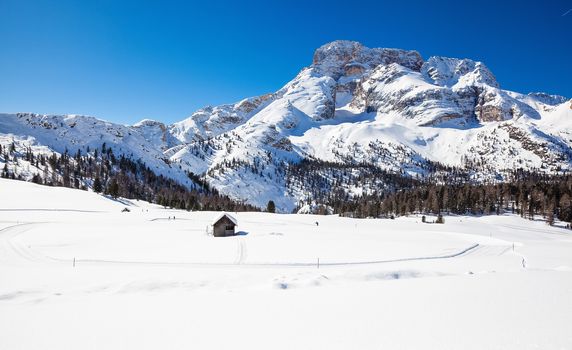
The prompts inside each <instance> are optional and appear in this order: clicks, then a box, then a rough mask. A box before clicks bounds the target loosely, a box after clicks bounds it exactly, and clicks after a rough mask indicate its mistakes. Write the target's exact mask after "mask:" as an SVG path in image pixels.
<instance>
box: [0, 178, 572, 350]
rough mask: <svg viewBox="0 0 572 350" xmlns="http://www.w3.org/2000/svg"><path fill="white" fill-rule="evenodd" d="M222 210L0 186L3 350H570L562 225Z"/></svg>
mask: <svg viewBox="0 0 572 350" xmlns="http://www.w3.org/2000/svg"><path fill="white" fill-rule="evenodd" d="M124 207H129V208H130V210H131V211H130V212H121V209H123V208H124ZM219 214H220V213H214V212H186V211H176V210H169V209H164V208H162V207H160V206H156V205H152V204H149V203H146V202H142V201H128V200H124V199H119V200H112V199H109V198H106V197H103V196H99V195H97V194H94V193H92V192H87V191H80V190H71V189H65V188H54V187H45V186H38V185H35V184H32V183H25V182H19V181H13V180H4V179H0V281H1V283H0V329H2V336H1V337H0V348H2V349H38V348H47V349H54V348H57V349H77V348H94V349H157V348H168V349H188V348H201V349H228V348H236V347H239V348H249V349H262V348H264V349H267V348H276V349H292V348H329V349H348V348H357V349H379V348H390V349H519V350H520V349H539V348H540V349H570V348H572V334H571V333H570V332H569V325H570V322H571V321H572V298H570V296H571V295H572V294H571V293H572V236H571V233H570V231H569V230H565V229H562V228H558V227H549V226H547V225H546V224H545V223H544V222H541V221H529V220H523V219H521V218H519V217H517V216H513V215H503V216H489V217H462V216H446V217H445V220H446V222H445V224H443V225H439V224H428V223H427V224H424V223H421V220H420V217H417V216H411V217H402V218H398V219H396V220H389V219H387V220H380V219H350V218H341V217H337V216H332V215H330V216H316V215H295V214H289V215H284V214H268V213H233V214H232V215H233V217H235V218H236V220H237V221H238V223H239V225H240V229H241V232H240V235H238V236H235V237H224V238H215V237H212V236H208V235H207V234H206V227H207V226H208V225H209V224H210V222H211V221H212V218H213V217H215V216H216V215H219ZM173 217H175V218H176V219H173ZM432 220H433V218H431V217H429V218H428V221H432ZM316 221H317V222H319V225H316V224H315V222H316ZM318 258H319V264H320V265H319V268H318ZM74 259H75V267H74ZM523 263H524V265H525V266H526V267H523Z"/></svg>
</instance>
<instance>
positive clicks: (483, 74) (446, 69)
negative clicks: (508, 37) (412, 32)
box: [421, 56, 499, 88]
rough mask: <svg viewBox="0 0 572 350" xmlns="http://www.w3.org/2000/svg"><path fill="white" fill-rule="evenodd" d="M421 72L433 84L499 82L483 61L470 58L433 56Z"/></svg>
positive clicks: (473, 84) (448, 85)
mask: <svg viewBox="0 0 572 350" xmlns="http://www.w3.org/2000/svg"><path fill="white" fill-rule="evenodd" d="M421 73H422V74H423V75H424V76H425V77H426V78H427V79H428V80H429V81H431V82H432V83H433V84H435V85H440V86H447V87H453V86H454V85H456V84H458V83H462V85H465V86H475V85H481V84H485V85H489V86H492V87H495V88H498V87H499V84H498V82H497V80H496V78H495V76H494V75H493V73H492V72H491V71H490V70H489V69H488V68H487V67H486V66H485V65H484V64H483V63H482V62H477V61H473V60H470V59H459V58H449V57H440V56H433V57H430V58H429V59H428V60H427V62H425V63H424V64H423V66H422V67H421Z"/></svg>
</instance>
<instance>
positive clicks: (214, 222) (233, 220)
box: [211, 213, 238, 226]
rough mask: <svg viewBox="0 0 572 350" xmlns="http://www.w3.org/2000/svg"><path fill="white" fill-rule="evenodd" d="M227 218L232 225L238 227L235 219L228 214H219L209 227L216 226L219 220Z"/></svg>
mask: <svg viewBox="0 0 572 350" xmlns="http://www.w3.org/2000/svg"><path fill="white" fill-rule="evenodd" d="M225 216H226V217H227V218H228V219H229V220H230V221H232V223H233V224H235V225H237V226H238V221H236V219H235V218H234V217H232V216H230V215H229V214H228V213H221V214H220V215H219V216H217V217H216V219H214V220H213V221H212V223H211V225H214V224H216V223H217V222H218V221H219V220H220V219H222V218H223V217H225Z"/></svg>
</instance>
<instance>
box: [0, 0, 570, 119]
mask: <svg viewBox="0 0 572 350" xmlns="http://www.w3.org/2000/svg"><path fill="white" fill-rule="evenodd" d="M510 2H512V1H510ZM512 3H513V4H509V2H508V1H507V2H503V3H502V4H499V3H498V2H497V1H470V2H469V1H466V2H465V1H448V2H440V1H414V0H409V1H406V2H399V1H389V2H384V1H360V0H351V1H350V0H346V1H315V2H311V1H308V0H306V1H297V0H294V1H260V2H258V1H249V2H231V1H229V2H223V1H216V0H209V1H201V2H197V3H194V2H192V1H180V2H179V1H166V0H163V1H88V0H81V1H77V0H74V1H68V0H58V1H55V0H54V1H27V0H0V112H19V111H26V112H37V113H61V114H68V113H74V114H88V115H93V116H96V117H99V118H101V119H106V120H111V121H115V122H121V123H134V122H136V121H138V120H140V119H143V118H151V119H156V120H161V121H164V122H167V123H170V122H174V121H178V120H181V119H183V118H186V117H187V116H189V115H190V114H191V113H192V112H193V111H195V110H196V109H198V108H200V107H203V106H205V105H209V104H210V105H217V104H222V103H232V102H235V101H238V100H241V99H242V98H244V97H248V96H255V95H259V94H263V93H266V92H272V91H275V90H277V89H279V88H280V87H281V86H282V85H283V84H285V83H286V82H287V81H289V80H290V79H292V78H293V77H294V76H295V75H296V74H297V72H298V71H299V70H300V69H301V68H302V67H304V66H307V65H309V64H310V63H311V60H312V54H313V52H314V50H315V49H316V48H317V47H319V46H320V45H322V44H324V43H326V42H329V41H332V40H336V39H348V40H357V41H360V42H362V43H363V44H365V45H366V46H369V47H397V48H404V49H415V50H418V51H419V52H420V53H421V55H422V56H423V57H424V58H428V57H429V56H432V55H441V56H449V57H461V58H464V57H468V58H472V59H475V60H481V61H484V62H485V64H486V65H487V66H489V68H490V69H491V70H492V71H493V73H494V74H495V75H496V77H497V79H498V80H499V82H500V84H501V87H503V88H505V89H511V90H515V91H519V92H530V91H545V92H548V93H553V94H561V95H565V96H567V97H572V66H571V62H572V12H571V13H568V14H567V15H564V16H563V14H565V13H566V12H567V11H568V10H569V9H571V8H572V1H519V2H516V1H515V2H512Z"/></svg>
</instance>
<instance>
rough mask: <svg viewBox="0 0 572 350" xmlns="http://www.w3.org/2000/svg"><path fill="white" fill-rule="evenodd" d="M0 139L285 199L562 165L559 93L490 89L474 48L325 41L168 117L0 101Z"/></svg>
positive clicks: (568, 136) (247, 195)
mask: <svg viewBox="0 0 572 350" xmlns="http://www.w3.org/2000/svg"><path fill="white" fill-rule="evenodd" d="M11 142H15V143H16V144H17V146H18V147H32V148H33V149H34V150H35V151H37V152H52V151H55V152H58V153H62V152H64V151H65V150H66V149H67V150H68V151H69V152H76V151H77V150H78V149H80V150H82V151H84V152H85V151H86V150H87V147H88V146H89V147H91V149H94V148H97V147H99V146H100V145H101V144H102V143H103V142H105V143H106V144H107V146H108V147H111V148H113V150H114V152H115V153H121V154H125V155H127V156H129V157H132V158H133V159H141V160H142V161H143V162H145V163H146V164H147V165H148V166H149V167H150V168H151V169H152V170H153V171H155V172H156V173H157V174H160V175H164V176H166V177H170V178H172V179H175V180H177V181H179V182H180V183H181V184H183V185H186V186H192V184H193V181H192V180H190V179H189V177H188V174H187V172H192V173H194V174H197V175H200V176H201V178H202V179H203V180H204V181H206V182H207V183H208V184H210V186H211V187H213V188H215V189H217V190H218V191H219V192H221V193H222V194H226V195H229V196H230V197H232V198H235V199H238V200H244V201H246V202H248V203H250V204H253V205H257V206H259V207H265V206H266V203H267V202H268V201H269V200H273V201H274V202H275V203H276V207H277V209H278V210H280V211H291V210H292V209H294V208H295V207H301V206H302V205H303V204H309V203H310V202H312V201H316V200H318V199H320V201H323V200H325V198H331V194H332V193H336V196H338V197H340V196H345V197H346V198H351V197H355V196H360V195H364V194H368V193H373V192H379V191H383V190H385V189H392V188H393V189H396V188H397V187H396V186H395V184H394V183H393V182H392V181H388V176H391V174H397V175H399V176H402V177H410V178H420V177H427V176H434V175H435V174H438V173H446V172H449V171H450V170H451V169H455V171H458V172H462V173H464V174H465V176H467V178H469V179H471V181H484V180H495V181H500V180H503V178H505V176H506V174H507V173H508V172H510V171H512V170H515V169H524V170H531V171H540V172H547V173H555V172H560V171H569V170H570V168H571V165H572V149H571V147H572V101H570V100H567V99H566V98H564V97H562V96H554V95H549V94H545V93H530V94H521V93H517V92H513V91H508V90H504V89H502V87H501V85H500V83H499V82H498V81H497V79H496V78H495V76H494V74H493V73H492V72H491V71H490V70H489V69H488V68H487V67H486V65H485V64H483V63H482V62H476V61H473V60H470V59H457V58H447V57H430V58H428V59H427V60H424V59H423V58H422V56H421V55H420V54H419V53H418V52H417V51H409V50H401V49H387V48H373V49H372V48H367V47H365V46H363V45H361V44H360V43H358V42H352V41H334V42H331V43H328V44H326V45H323V46H322V47H320V48H318V49H317V50H316V52H315V54H314V57H313V60H312V64H311V65H310V66H308V67H305V68H303V69H302V70H301V71H300V73H299V74H298V75H297V76H296V77H295V78H294V79H293V80H291V81H290V82H289V83H287V84H286V85H285V86H284V87H283V88H281V89H280V90H278V91H276V92H274V93H270V94H266V95H262V96H257V97H252V98H248V99H245V100H242V101H239V102H237V103H235V104H228V105H221V106H216V107H210V106H209V107H205V108H202V109H200V110H198V111H196V112H195V113H193V114H192V115H191V116H190V117H189V118H187V119H185V120H183V121H180V122H177V123H174V124H172V125H165V124H163V123H161V122H157V121H151V120H144V121H141V122H139V123H137V124H135V125H133V126H124V125H118V124H113V123H108V122H104V121H101V120H99V119H95V118H92V117H84V116H46V115H38V114H28V113H26V114H23V113H20V114H2V115H0V144H4V145H7V144H9V143H11ZM2 161H4V162H8V163H10V162H9V161H7V160H6V159H4V160H2V158H0V162H2ZM0 165H1V164H0ZM10 167H11V168H10V169H11V171H15V172H19V173H22V174H27V176H29V175H30V174H32V173H33V172H34V170H33V169H32V170H30V169H27V170H26V171H23V170H22V169H19V170H18V168H14V167H13V165H12V164H10ZM12 168H14V169H12ZM20 168H21V167H20Z"/></svg>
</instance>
